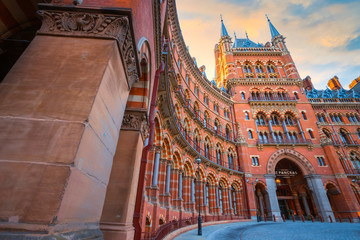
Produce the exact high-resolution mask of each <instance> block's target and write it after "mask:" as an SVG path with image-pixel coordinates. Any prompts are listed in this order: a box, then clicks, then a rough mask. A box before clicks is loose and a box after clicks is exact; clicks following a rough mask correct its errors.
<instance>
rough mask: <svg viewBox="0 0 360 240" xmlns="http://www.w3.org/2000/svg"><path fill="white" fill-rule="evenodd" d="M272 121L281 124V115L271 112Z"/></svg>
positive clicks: (274, 123)
mask: <svg viewBox="0 0 360 240" xmlns="http://www.w3.org/2000/svg"><path fill="white" fill-rule="evenodd" d="M271 123H272V124H273V125H280V120H279V116H278V115H277V114H275V113H273V114H271Z"/></svg>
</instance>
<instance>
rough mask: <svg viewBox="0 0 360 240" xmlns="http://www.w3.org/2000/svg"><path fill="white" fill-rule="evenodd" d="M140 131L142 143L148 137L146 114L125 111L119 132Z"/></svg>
mask: <svg viewBox="0 0 360 240" xmlns="http://www.w3.org/2000/svg"><path fill="white" fill-rule="evenodd" d="M122 130H128V131H140V133H141V136H142V139H143V141H145V139H146V138H147V137H148V135H149V123H148V120H147V113H146V112H139V111H136V112H135V111H125V114H124V118H123V122H122V125H121V131H122Z"/></svg>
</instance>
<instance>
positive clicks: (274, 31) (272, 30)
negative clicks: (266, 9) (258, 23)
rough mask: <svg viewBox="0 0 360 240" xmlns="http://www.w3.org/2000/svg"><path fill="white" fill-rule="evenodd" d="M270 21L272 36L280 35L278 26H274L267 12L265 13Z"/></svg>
mask: <svg viewBox="0 0 360 240" xmlns="http://www.w3.org/2000/svg"><path fill="white" fill-rule="evenodd" d="M265 16H266V18H267V20H268V22H269V27H270V33H271V38H274V37H275V36H278V35H280V33H279V32H278V30H276V28H275V27H274V25H273V24H272V23H271V21H270V19H269V17H268V15H267V14H265Z"/></svg>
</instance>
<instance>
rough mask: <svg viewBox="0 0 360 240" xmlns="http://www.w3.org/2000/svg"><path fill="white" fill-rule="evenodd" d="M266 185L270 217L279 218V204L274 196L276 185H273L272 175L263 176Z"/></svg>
mask: <svg viewBox="0 0 360 240" xmlns="http://www.w3.org/2000/svg"><path fill="white" fill-rule="evenodd" d="M264 177H265V180H266V185H267V191H268V195H269V203H270V206H269V207H270V209H271V216H273V215H275V217H276V218H277V219H280V218H281V213H280V208H279V202H278V199H277V196H276V183H275V175H273V174H265V175H264Z"/></svg>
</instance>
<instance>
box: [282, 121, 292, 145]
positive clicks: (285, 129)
mask: <svg viewBox="0 0 360 240" xmlns="http://www.w3.org/2000/svg"><path fill="white" fill-rule="evenodd" d="M282 125H283V129H284V132H285V135H286V139H287V140H289V141H291V139H290V136H289V132H288V130H287V127H286V123H285V119H283V121H282Z"/></svg>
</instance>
